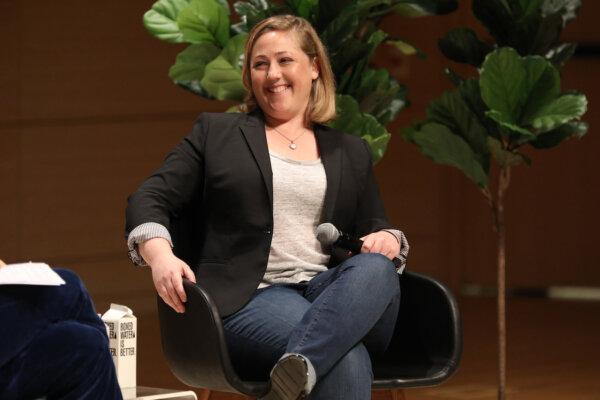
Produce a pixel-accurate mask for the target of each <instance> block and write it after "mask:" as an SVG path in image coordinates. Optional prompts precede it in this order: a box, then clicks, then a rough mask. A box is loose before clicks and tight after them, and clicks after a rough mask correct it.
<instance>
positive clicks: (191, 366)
mask: <svg viewBox="0 0 600 400" xmlns="http://www.w3.org/2000/svg"><path fill="white" fill-rule="evenodd" d="M400 283H401V305H400V313H399V318H398V322H397V324H396V330H395V332H394V337H393V339H392V342H391V344H390V347H389V348H388V350H387V351H386V353H385V355H384V356H383V357H381V358H375V359H374V360H373V369H374V375H375V380H374V382H373V389H393V388H405V387H415V386H432V385H437V384H439V383H441V382H443V381H445V380H446V379H448V378H449V377H450V376H451V375H452V374H453V373H454V371H455V370H456V369H457V367H458V363H459V361H460V358H461V355H462V327H461V322H460V315H459V311H458V307H457V305H456V301H455V300H454V297H453V296H452V294H451V293H450V292H449V290H448V289H447V288H446V287H445V286H444V285H442V284H441V283H439V282H438V281H436V280H434V279H432V278H430V277H427V276H424V275H421V274H417V273H414V272H409V271H407V272H405V273H404V274H403V275H402V276H401V277H400ZM184 288H185V292H186V294H187V298H188V301H187V303H186V311H185V313H184V314H177V313H176V312H175V311H173V310H172V309H171V308H170V307H169V306H167V305H166V304H165V303H164V302H163V301H162V299H160V298H158V314H159V320H160V331H161V341H162V348H163V352H164V354H165V357H166V359H167V362H168V364H169V367H170V368H171V371H172V372H173V374H175V376H176V377H177V378H178V379H179V380H180V381H182V382H183V383H185V384H187V385H189V386H193V387H198V388H205V389H210V390H217V391H223V392H233V393H240V394H245V395H249V396H253V397H260V396H261V395H264V394H265V392H266V391H267V389H268V382H249V381H244V380H242V379H240V377H239V376H238V374H237V373H236V372H235V370H234V368H233V366H232V364H231V361H230V358H229V353H228V350H227V344H226V342H225V336H224V332H223V326H222V324H221V318H220V317H219V314H218V312H217V309H216V307H215V304H214V303H213V302H212V300H211V298H210V296H209V295H208V293H207V292H206V291H205V290H204V289H203V288H202V287H201V285H198V284H194V283H192V282H190V281H188V280H187V279H184Z"/></svg>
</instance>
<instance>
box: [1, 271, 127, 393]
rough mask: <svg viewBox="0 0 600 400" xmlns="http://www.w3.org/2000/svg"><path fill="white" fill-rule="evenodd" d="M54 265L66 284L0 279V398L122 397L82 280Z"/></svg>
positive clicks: (101, 328) (102, 328)
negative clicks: (9, 282) (3, 282)
mask: <svg viewBox="0 0 600 400" xmlns="http://www.w3.org/2000/svg"><path fill="white" fill-rule="evenodd" d="M4 265H5V264H4V263H3V262H2V261H0V268H2V267H3V266H4ZM55 271H56V273H58V274H59V275H60V277H61V278H62V279H63V280H64V281H65V282H66V284H65V285H61V286H33V285H32V286H28V285H0V399H2V400H17V399H40V398H44V399H48V400H53V399H64V400H67V399H69V400H70V399H73V400H76V399H77V400H79V399H84V400H95V399H98V400H101V399H102V400H113V399H115V400H120V399H122V396H121V390H120V388H119V384H118V382H117V376H116V373H115V366H114V363H113V360H112V357H111V355H110V352H109V349H108V337H107V335H106V327H105V326H104V323H103V322H102V320H101V319H100V317H98V315H97V314H96V311H95V310H94V306H93V304H92V300H91V299H90V296H89V294H88V292H87V290H86V288H85V286H84V285H83V283H82V282H81V280H80V279H79V278H78V277H77V275H76V274H75V273H73V272H71V271H68V270H64V269H56V270H55Z"/></svg>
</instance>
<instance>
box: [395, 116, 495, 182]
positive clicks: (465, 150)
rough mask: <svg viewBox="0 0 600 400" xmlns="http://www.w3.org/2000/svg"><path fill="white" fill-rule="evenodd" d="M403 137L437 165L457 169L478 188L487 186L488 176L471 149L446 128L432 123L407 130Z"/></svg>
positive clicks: (403, 132)
mask: <svg viewBox="0 0 600 400" xmlns="http://www.w3.org/2000/svg"><path fill="white" fill-rule="evenodd" d="M402 136H403V137H404V138H405V139H406V140H407V141H409V142H411V143H414V144H416V145H417V146H418V147H419V148H420V149H421V152H422V153H423V154H424V155H425V156H427V157H429V158H431V159H432V160H433V161H435V162H436V163H439V164H444V165H450V166H453V167H456V168H458V169H459V170H461V171H462V172H463V173H464V174H465V175H466V176H467V177H468V178H469V179H471V180H472V181H473V182H475V183H476V184H477V185H478V186H480V187H486V186H487V184H488V176H487V174H486V173H485V171H484V170H483V168H482V167H481V164H480V163H479V162H478V160H477V156H476V155H475V153H474V152H473V150H472V149H471V147H470V146H469V145H468V144H467V142H465V141H464V140H463V139H461V138H460V137H459V136H458V135H455V134H453V133H452V132H450V130H449V129H448V128H447V127H446V126H444V125H441V124H438V123H435V122H430V123H427V124H425V125H422V126H421V127H418V128H406V129H404V130H403V131H402Z"/></svg>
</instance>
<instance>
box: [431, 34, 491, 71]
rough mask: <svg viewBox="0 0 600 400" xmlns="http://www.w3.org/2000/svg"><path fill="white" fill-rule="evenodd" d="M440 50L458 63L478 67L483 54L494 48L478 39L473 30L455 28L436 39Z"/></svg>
mask: <svg viewBox="0 0 600 400" xmlns="http://www.w3.org/2000/svg"><path fill="white" fill-rule="evenodd" d="M438 47H439V48H440V50H441V52H442V53H443V54H444V55H445V56H446V57H448V58H449V59H451V60H452V61H456V62H459V63H467V64H471V65H473V66H475V67H479V66H480V65H481V63H482V62H483V60H484V59H485V56H486V55H487V54H488V53H489V52H491V51H492V50H493V49H494V48H493V47H492V46H490V45H489V44H487V43H485V42H483V41H481V40H479V38H478V37H477V35H476V34H475V32H473V30H471V29H469V28H455V29H453V30H451V31H450V32H448V33H447V34H446V35H445V36H444V37H443V38H441V39H440V40H439V41H438Z"/></svg>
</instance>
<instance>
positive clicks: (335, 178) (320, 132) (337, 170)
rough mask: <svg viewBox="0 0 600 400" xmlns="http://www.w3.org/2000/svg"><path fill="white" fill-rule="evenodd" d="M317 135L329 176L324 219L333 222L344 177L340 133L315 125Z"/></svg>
mask: <svg viewBox="0 0 600 400" xmlns="http://www.w3.org/2000/svg"><path fill="white" fill-rule="evenodd" d="M315 136H316V138H317V145H318V146H319V153H320V154H321V161H322V162H323V167H324V168H325V175H326V176H327V190H326V191H325V204H324V205H323V221H324V222H331V220H332V218H333V210H335V202H336V200H337V195H338V192H339V189H340V181H341V178H342V149H341V146H340V143H339V142H340V135H339V134H338V133H337V132H335V131H331V130H329V129H326V128H324V127H323V126H321V125H315Z"/></svg>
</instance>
